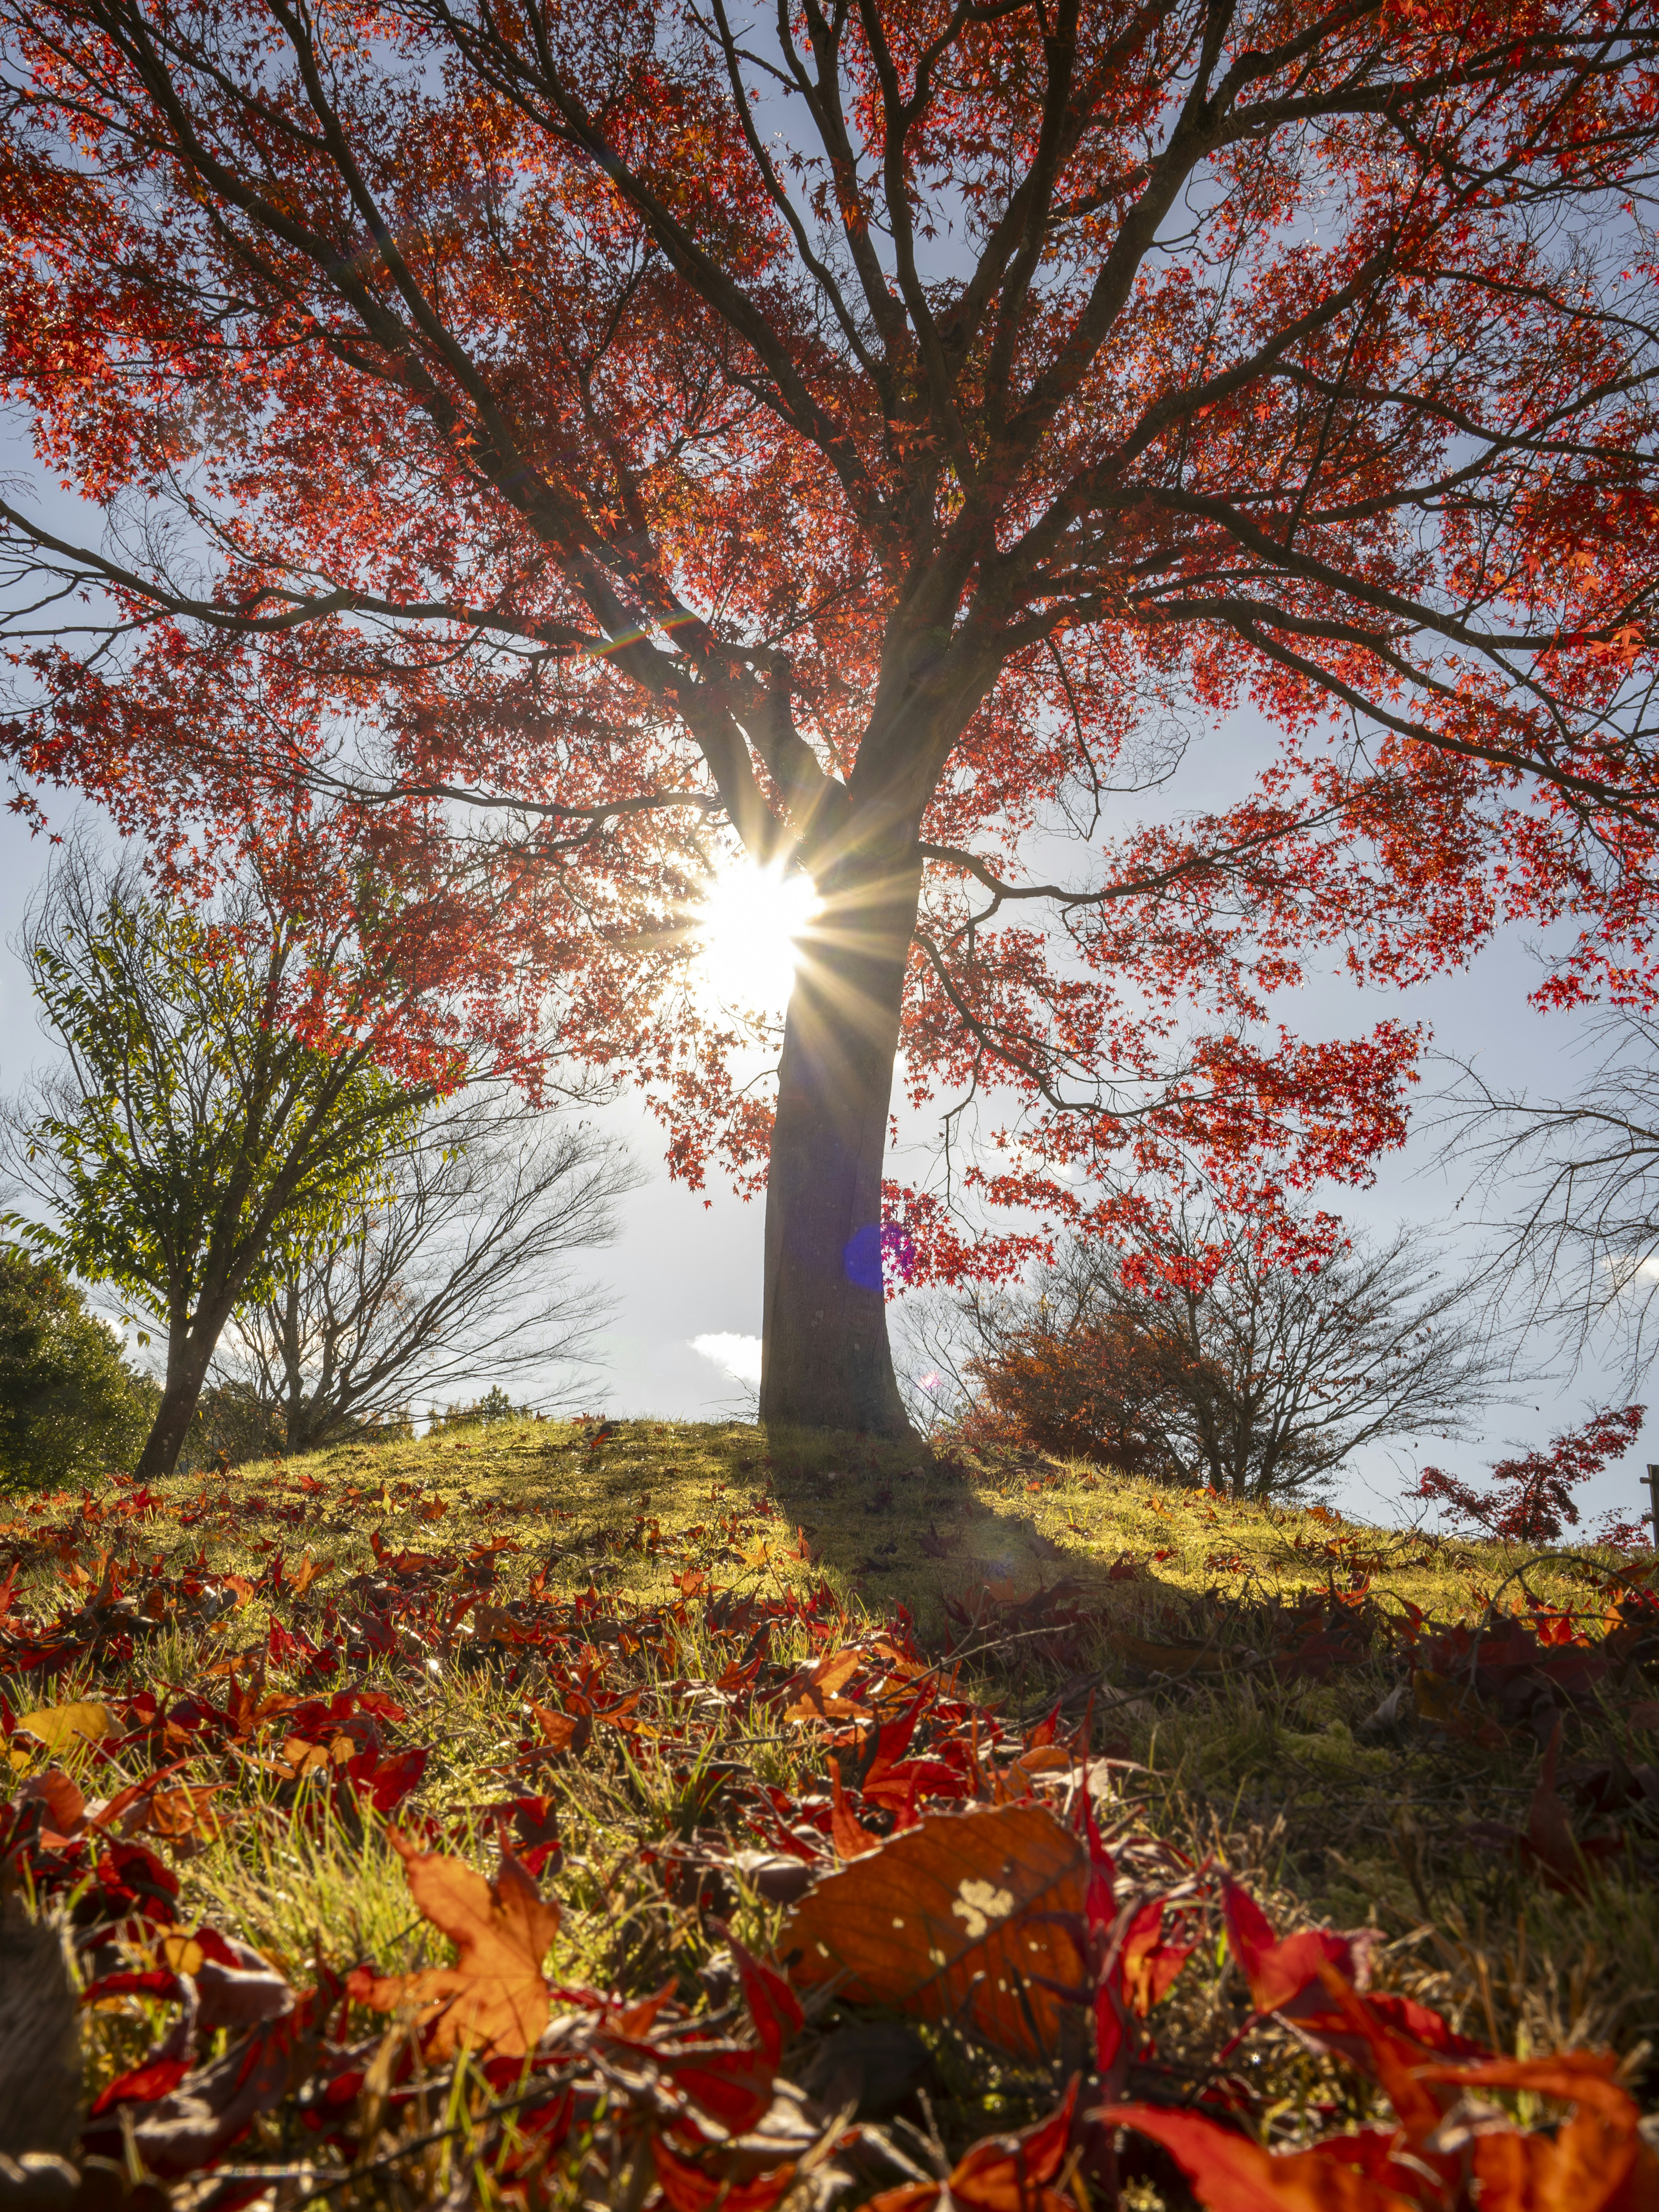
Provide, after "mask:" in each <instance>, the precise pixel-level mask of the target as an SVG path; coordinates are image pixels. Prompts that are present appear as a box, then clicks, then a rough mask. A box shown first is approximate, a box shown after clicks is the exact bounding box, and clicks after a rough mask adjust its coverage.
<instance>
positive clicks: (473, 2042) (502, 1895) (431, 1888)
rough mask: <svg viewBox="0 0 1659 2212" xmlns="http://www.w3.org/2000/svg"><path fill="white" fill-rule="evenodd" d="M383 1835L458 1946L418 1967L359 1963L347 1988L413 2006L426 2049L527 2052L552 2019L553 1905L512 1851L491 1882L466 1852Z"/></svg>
mask: <svg viewBox="0 0 1659 2212" xmlns="http://www.w3.org/2000/svg"><path fill="white" fill-rule="evenodd" d="M387 1834H388V1836H389V1838H390V1840H391V1842H392V1847H393V1848H394V1850H396V1851H397V1852H398V1856H399V1857H401V1858H402V1860H403V1863H404V1873H405V1874H406V1875H407V1876H408V1879H409V1891H410V1896H411V1897H412V1898H413V1899H414V1900H415V1902H416V1905H418V1906H419V1907H420V1910H421V1913H422V1917H423V1918H425V1919H427V1920H428V1921H430V1923H432V1925H433V1926H434V1927H435V1928H436V1929H440V1930H441V1932H442V1933H443V1934H444V1935H446V1936H448V1938H449V1940H450V1942H452V1943H453V1945H454V1946H455V1952H456V1958H455V1964H454V1965H453V1966H428V1967H426V1968H425V1969H424V1970H423V1971H422V1972H419V1973H415V1974H384V1975H378V1974H374V1973H371V1972H369V1971H368V1969H367V1968H366V1967H359V1968H358V1969H357V1970H356V1972H354V1973H353V1975H352V1976H351V1978H350V1981H349V1984H348V1985H347V1986H348V1989H349V1993H350V1995H351V1996H353V1997H355V1998H356V2001H357V2002H358V2003H360V2004H366V2005H369V2006H372V2007H373V2008H374V2010H375V2011H376V2012H394V2011H397V2010H398V2009H399V2008H402V2007H404V2006H406V2005H407V2006H411V2007H413V2008H416V2019H417V2021H418V2023H419V2025H420V2026H421V2027H423V2028H426V2029H428V2031H429V2033H428V2037H427V2043H426V2047H427V2050H428V2052H429V2053H430V2054H431V2056H433V2057H440V2058H446V2057H451V2056H453V2053H454V2052H456V2051H460V2050H488V2051H490V2052H492V2053H493V2054H494V2055H495V2057H498V2058H522V2057H524V2055H525V2053H526V2051H532V2050H533V2049H534V2048H535V2045H536V2042H537V2039H538V2037H539V2036H540V2034H541V2032H542V2030H543V2029H544V2027H546V2026H547V2018H548V1996H547V1984H546V1981H545V1980H544V1978H543V1974H542V1960H543V1959H544V1957H545V1956H546V1954H547V1949H548V1946H549V1945H550V1943H551V1942H552V1941H553V1938H554V1936H556V1935H557V1933H558V1929H559V1908H558V1906H557V1905H556V1904H555V1903H554V1902H553V1900H552V1899H550V1898H544V1897H543V1896H542V1894H541V1893H540V1892H539V1891H538V1889H537V1887H536V1885H535V1883H534V1882H533V1881H531V1879H530V1876H529V1875H527V1874H526V1872H525V1870H524V1869H523V1868H522V1867H521V1866H520V1864H519V1862H518V1861H517V1859H515V1858H513V1857H512V1856H511V1855H510V1854H509V1853H507V1852H506V1851H503V1852H502V1854H501V1870H500V1872H499V1873H498V1874H497V1875H496V1877H495V1881H493V1882H491V1881H485V1880H484V1877H483V1875H481V1874H480V1873H478V1871H477V1869H476V1868H473V1867H470V1866H468V1865H466V1864H465V1862H464V1861H463V1860H460V1859H455V1858H450V1857H447V1855H446V1854H445V1853H443V1852H441V1851H423V1850H420V1849H418V1847H417V1846H416V1845H415V1844H411V1843H410V1842H409V1841H408V1840H407V1838H404V1836H402V1835H400V1834H399V1832H398V1830H397V1829H396V1828H392V1829H389V1830H388V1831H387Z"/></svg>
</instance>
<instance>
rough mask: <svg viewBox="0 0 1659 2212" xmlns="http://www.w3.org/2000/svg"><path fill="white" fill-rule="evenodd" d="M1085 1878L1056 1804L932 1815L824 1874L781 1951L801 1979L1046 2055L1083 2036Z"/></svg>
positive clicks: (1081, 1854) (1084, 1863)
mask: <svg viewBox="0 0 1659 2212" xmlns="http://www.w3.org/2000/svg"><path fill="white" fill-rule="evenodd" d="M1087 1879H1088V1858H1087V1855H1086V1853H1085V1850H1084V1848H1083V1845H1082V1844H1081V1843H1080V1842H1079V1840H1078V1838H1077V1837H1076V1836H1074V1835H1073V1833H1072V1832H1071V1830H1070V1829H1069V1828H1066V1827H1063V1826H1061V1825H1060V1822H1059V1821H1058V1820H1056V1819H1055V1818H1054V1814H1052V1813H1051V1812H1049V1811H1048V1808H1047V1807H1046V1806H1042V1805H1038V1804H1029V1803H1019V1804H1012V1805H998V1806H993V1807H990V1808H986V1809H984V1810H982V1811H976V1812H971V1813H960V1814H930V1815H928V1816H927V1818H926V1819H924V1820H921V1821H920V1822H919V1823H918V1825H917V1826H915V1827H914V1828H908V1829H906V1830H905V1831H904V1832H903V1833H902V1835H897V1836H894V1837H892V1838H890V1839H889V1840H888V1841H887V1842H885V1843H884V1844H882V1845H881V1847H880V1848H879V1850H874V1851H871V1852H869V1853H868V1854H867V1855H866V1856H865V1857H861V1858H858V1859H855V1860H854V1861H853V1863H851V1864H850V1865H848V1866H846V1867H843V1868H842V1869H840V1870H839V1871H838V1872H836V1873H834V1874H830V1875H824V1876H823V1878H822V1879H821V1880H820V1881H817V1883H816V1884H815V1885H814V1887H812V1888H811V1890H809V1891H808V1893H807V1894H806V1895H805V1898H803V1899H802V1900H801V1902H800V1904H799V1905H798V1906H797V1907H796V1909H795V1911H794V1912H793V1915H792V1916H791V1917H790V1919H789V1921H788V1923H787V1925H786V1927H785V1929H784V1931H783V1935H782V1936H781V1939H780V1942H779V1947H778V1948H779V1953H780V1955H781V1956H789V1955H790V1954H792V1953H793V1954H794V1955H793V1959H792V1963H791V1972H792V1974H793V1978H794V1979H795V1981H796V1982H797V1983H799V1984H805V1985H806V1986H808V1987H811V1986H813V1985H816V1984H822V1983H826V1982H833V1983H834V1984H836V1989H837V1990H838V1992H839V1994H840V1995H842V1996H844V1997H847V1998H848V1999H850V2000H851V2002H854V2003H855V2004H880V2005H889V2006H891V2007H892V2008H895V2009H896V2010H899V2011H904V2012H913V2013H917V2014H919V2015H921V2017H922V2018H923V2019H924V2020H955V2019H957V2018H959V2017H962V2016H963V2015H966V2017H968V2018H969V2019H971V2021H973V2023H974V2025H975V2027H976V2028H977V2029H978V2030H979V2032H980V2033H981V2034H982V2035H984V2036H985V2037H986V2038H987V2039H988V2040H989V2041H991V2042H994V2043H997V2044H1000V2045H1001V2046H1002V2047H1003V2048H1004V2049H1005V2050H1007V2051H1015V2052H1018V2053H1019V2054H1020V2055H1022V2056H1024V2057H1036V2056H1044V2057H1047V2056H1050V2055H1052V2054H1054V2053H1055V2052H1057V2051H1060V2049H1061V2047H1062V2045H1063V2044H1064V2043H1065V2041H1066V2034H1067V2029H1068V2027H1071V2028H1072V2030H1073V2032H1074V2033H1079V2034H1080V2033H1081V2031H1082V2027H1083V2023H1084V2019H1085V2009H1084V2008H1085V2005H1086V2003H1087V2002H1088V2000H1089V1998H1090V1996H1091V1995H1092V1992H1091V1991H1087V1990H1085V1987H1084V1979H1085V1970H1084V1962H1083V1948H1082V1920H1081V1915H1082V1911H1083V1900H1084V1891H1085V1885H1086V1882H1087ZM1062 1990H1075V1991H1076V1992H1077V1995H1076V1999H1075V2002H1074V2003H1073V2004H1068V2003H1067V2002H1066V2000H1065V1998H1064V1997H1063V1996H1062V1995H1061V1994H1060V1992H1061V1991H1062ZM1068 2015H1069V2021H1068V2017H1067V2016H1068Z"/></svg>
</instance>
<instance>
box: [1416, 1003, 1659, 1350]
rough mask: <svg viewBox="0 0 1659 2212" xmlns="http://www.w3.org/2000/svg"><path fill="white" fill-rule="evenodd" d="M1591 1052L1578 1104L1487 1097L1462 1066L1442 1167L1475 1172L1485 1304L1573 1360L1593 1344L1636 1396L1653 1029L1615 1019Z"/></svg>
mask: <svg viewBox="0 0 1659 2212" xmlns="http://www.w3.org/2000/svg"><path fill="white" fill-rule="evenodd" d="M1588 1042H1589V1049H1590V1051H1591V1053H1592V1054H1593V1055H1594V1056H1595V1058H1594V1065H1593V1066H1592V1068H1591V1072H1590V1073H1589V1077H1588V1079H1587V1080H1586V1082H1585V1083H1584V1085H1583V1089H1582V1090H1581V1091H1579V1092H1578V1094H1577V1097H1569V1098H1548V1097H1546V1098H1536V1097H1531V1096H1530V1095H1529V1094H1528V1093H1525V1092H1498V1091H1493V1090H1492V1089H1491V1087H1490V1086H1489V1085H1486V1083H1484V1082H1483V1081H1482V1080H1481V1079H1480V1076H1479V1074H1478V1073H1477V1072H1476V1071H1475V1070H1474V1069H1473V1068H1468V1067H1466V1068H1465V1069H1464V1070H1463V1072H1462V1084H1461V1085H1460V1086H1459V1091H1458V1094H1457V1095H1456V1096H1455V1097H1454V1098H1453V1100H1452V1101H1451V1102H1450V1103H1449V1105H1448V1107H1447V1109H1446V1119H1447V1121H1449V1124H1450V1127H1449V1131H1448V1141H1447V1157H1448V1161H1449V1164H1452V1165H1456V1164H1468V1163H1469V1162H1471V1161H1473V1162H1474V1165H1475V1169H1476V1176H1475V1187H1476V1190H1477V1192H1478V1193H1479V1195H1480V1199H1481V1200H1482V1201H1483V1204H1484V1207H1485V1209H1486V1219H1487V1223H1488V1226H1489V1227H1490V1229H1491V1230H1492V1240H1491V1249H1490V1250H1489V1252H1488V1254H1487V1256H1486V1279H1487V1282H1488V1284H1489V1285H1491V1288H1492V1297H1493V1299H1494V1303H1495V1304H1499V1305H1502V1306H1506V1307H1509V1308H1510V1309H1511V1310H1516V1312H1518V1313H1520V1314H1521V1315H1522V1316H1524V1318H1525V1319H1526V1320H1527V1321H1528V1322H1533V1323H1537V1324H1542V1325H1543V1326H1544V1327H1546V1328H1553V1329H1554V1330H1556V1331H1557V1332H1559V1334H1560V1335H1561V1336H1562V1337H1563V1338H1564V1339H1565V1342H1566V1344H1567V1345H1568V1346H1569V1347H1570V1348H1571V1352H1573V1354H1574V1355H1575V1356H1582V1355H1583V1352H1585V1351H1586V1350H1587V1349H1588V1348H1589V1342H1590V1340H1591V1338H1592V1336H1595V1337H1599V1338H1600V1339H1601V1341H1602V1343H1603V1344H1604V1345H1606V1346H1608V1347H1609V1349H1611V1350H1612V1351H1613V1352H1614V1354H1615V1356H1618V1357H1620V1358H1622V1361H1623V1364H1624V1368H1625V1373H1626V1381H1627V1382H1628V1383H1630V1384H1631V1385H1632V1387H1635V1386H1636V1385H1637V1383H1638V1380H1639V1378H1640V1377H1641V1376H1642V1375H1644V1373H1645V1371H1646V1370H1647V1369H1648V1368H1649V1367H1650V1365H1651V1364H1652V1362H1653V1357H1654V1352H1655V1350H1656V1345H1655V1336H1654V1329H1655V1322H1656V1320H1659V1305H1656V1299H1659V1022H1656V1021H1655V1020H1654V1019H1653V1018H1652V1017H1651V1016H1648V1015H1644V1014H1641V1013H1638V1012H1620V1013H1615V1014H1610V1015H1608V1016H1607V1018H1605V1019H1604V1020H1602V1021H1601V1023H1599V1024H1597V1025H1596V1026H1595V1029H1594V1030H1592V1032H1591V1035H1590V1037H1589V1041H1588Z"/></svg>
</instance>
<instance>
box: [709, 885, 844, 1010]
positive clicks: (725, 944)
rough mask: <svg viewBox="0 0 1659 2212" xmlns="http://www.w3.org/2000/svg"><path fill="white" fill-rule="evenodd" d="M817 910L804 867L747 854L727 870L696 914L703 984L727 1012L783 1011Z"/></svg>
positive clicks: (710, 886)
mask: <svg viewBox="0 0 1659 2212" xmlns="http://www.w3.org/2000/svg"><path fill="white" fill-rule="evenodd" d="M818 908H819V899H818V895H817V891H816V890H815V889H814V888H813V885H812V880H811V877H810V876H808V875H806V874H805V873H804V872H803V871H801V870H800V869H799V868H795V869H790V870H787V871H786V870H785V869H784V868H782V867H780V866H771V867H766V868H760V867H757V866H756V865H755V863H754V862H753V861H752V860H748V859H743V860H733V861H732V863H731V864H730V866H726V867H724V868H722V869H721V870H720V872H719V873H718V874H717V875H715V876H713V877H711V878H709V881H708V886H707V888H706V890H705V891H704V893H703V896H702V901H701V902H699V904H698V905H697V906H696V907H695V908H693V909H692V914H691V927H692V933H693V935H694V936H695V938H696V943H697V964H698V969H699V971H700V975H701V978H702V987H703V989H704V990H705V991H706V992H707V993H708V995H709V997H710V998H712V999H713V1000H715V1001H716V1003H717V1004H718V1005H720V1006H721V1007H723V1008H725V1009H726V1011H727V1012H732V1013H745V1014H747V1013H762V1014H781V1012H783V1010H784V1008H785V1007H786V1006H787V1004H788V1002H789V994H790V991H791V989H792V988H793V984H794V980H795V967H796V963H797V962H798V961H799V958H800V954H801V948H800V944H799V939H800V938H801V937H802V935H803V934H804V933H805V931H806V930H807V929H808V928H809V927H811V923H812V921H813V918H814V916H815V915H817V912H818Z"/></svg>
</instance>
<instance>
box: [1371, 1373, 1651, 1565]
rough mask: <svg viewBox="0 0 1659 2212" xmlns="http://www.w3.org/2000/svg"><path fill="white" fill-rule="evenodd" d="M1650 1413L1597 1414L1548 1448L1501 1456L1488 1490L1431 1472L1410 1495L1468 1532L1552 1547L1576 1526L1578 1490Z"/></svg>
mask: <svg viewBox="0 0 1659 2212" xmlns="http://www.w3.org/2000/svg"><path fill="white" fill-rule="evenodd" d="M1646 1411H1647V1408H1646V1407H1644V1406H1624V1407H1617V1408H1614V1407H1607V1408H1606V1409H1604V1410H1603V1411H1602V1412H1601V1413H1595V1414H1592V1415H1591V1417H1590V1419H1589V1420H1588V1421H1587V1422H1586V1423H1585V1425H1584V1426H1583V1428H1582V1429H1575V1430H1571V1431H1569V1432H1568V1433H1567V1434H1566V1435H1565V1436H1561V1437H1556V1439H1555V1441H1554V1443H1553V1444H1551V1445H1550V1447H1549V1449H1547V1451H1529V1452H1523V1453H1522V1454H1521V1455H1520V1456H1519V1457H1517V1458H1516V1459H1500V1460H1499V1461H1498V1462H1497V1464H1496V1465H1495V1466H1494V1467H1493V1468H1492V1472H1491V1474H1490V1475H1489V1476H1488V1477H1487V1480H1488V1482H1489V1484H1490V1486H1491V1487H1490V1488H1489V1489H1487V1490H1485V1491H1479V1490H1475V1489H1474V1488H1472V1487H1471V1486H1470V1485H1469V1484H1468V1483H1467V1482H1460V1481H1459V1480H1458V1479H1457V1477H1456V1476H1455V1475H1453V1474H1446V1473H1444V1472H1443V1469H1441V1468H1437V1467H1425V1468H1424V1470H1423V1473H1422V1475H1421V1478H1420V1479H1419V1482H1418V1486H1417V1488H1416V1489H1415V1490H1414V1491H1413V1492H1412V1493H1411V1494H1412V1496H1413V1497H1415V1498H1425V1499H1427V1500H1428V1502H1429V1503H1430V1504H1434V1505H1438V1506H1440V1507H1441V1508H1442V1510H1443V1511H1445V1512H1446V1513H1448V1514H1449V1515H1450V1516H1451V1518H1452V1519H1453V1520H1454V1521H1455V1522H1459V1523H1460V1524H1461V1525H1462V1527H1464V1528H1480V1529H1484V1530H1485V1532H1486V1534H1487V1535H1489V1536H1500V1537H1502V1538H1503V1539H1504V1541H1506V1542H1508V1543H1511V1544H1553V1543H1554V1542H1555V1541H1557V1540H1558V1538H1559V1537H1560V1535H1561V1534H1562V1533H1563V1531H1564V1529H1565V1528H1577V1526H1578V1506H1577V1500H1576V1499H1575V1498H1573V1496H1572V1492H1573V1491H1574V1490H1575V1489H1576V1488H1577V1486H1578V1485H1579V1484H1580V1483H1581V1482H1588V1481H1589V1479H1590V1477H1591V1476H1592V1475H1595V1474H1600V1473H1601V1469H1602V1468H1604V1467H1605V1466H1606V1465H1607V1462H1608V1461H1609V1460H1612V1459H1619V1458H1620V1457H1622V1456H1623V1455H1624V1454H1625V1453H1626V1452H1627V1451H1628V1450H1629V1449H1630V1448H1631V1446H1632V1444H1633V1443H1635V1442H1636V1438H1637V1435H1638V1431H1640V1429H1641V1426H1642V1417H1643V1415H1644V1413H1645V1412H1646ZM1614 1541H1616V1539H1615V1540H1614Z"/></svg>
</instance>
